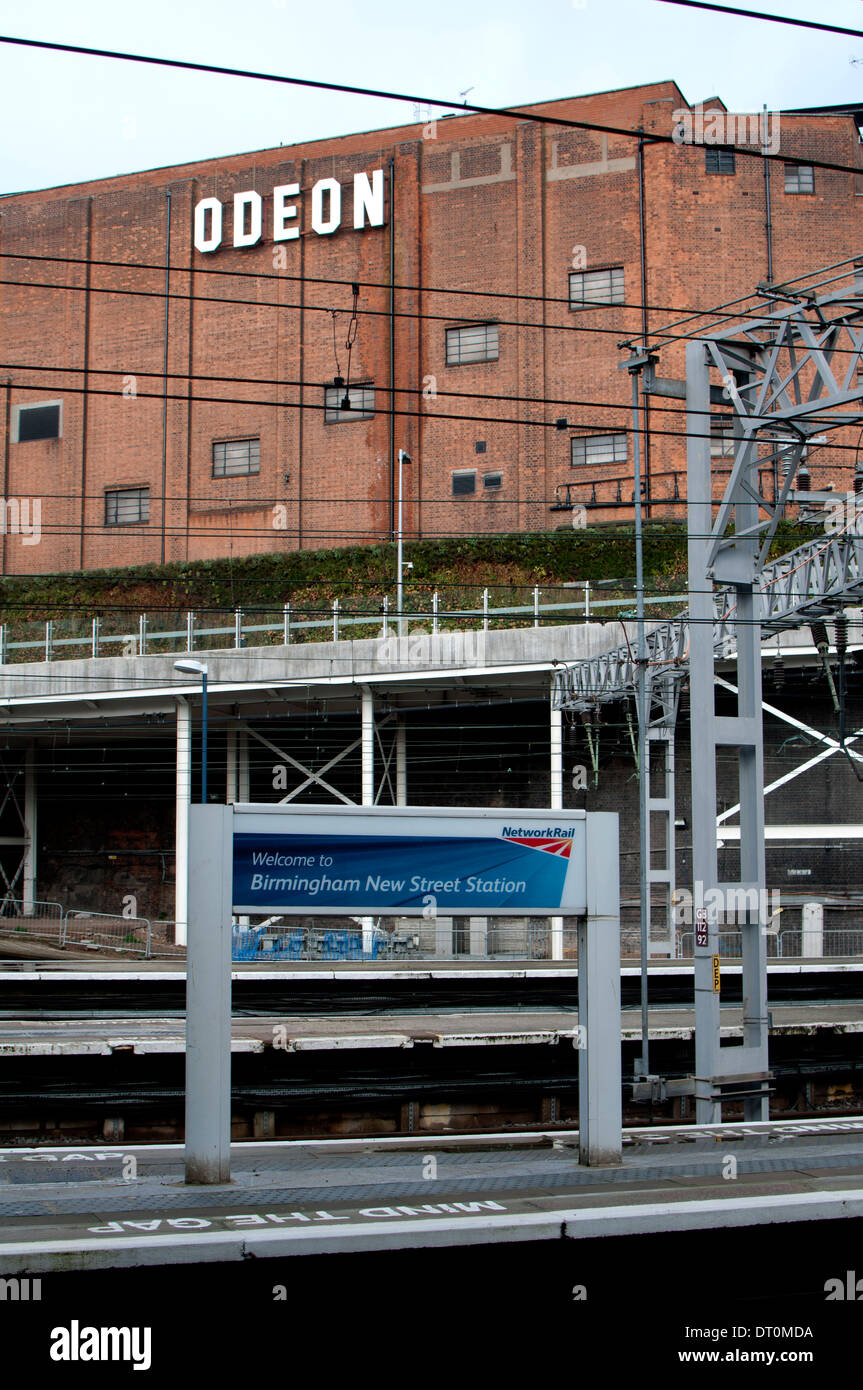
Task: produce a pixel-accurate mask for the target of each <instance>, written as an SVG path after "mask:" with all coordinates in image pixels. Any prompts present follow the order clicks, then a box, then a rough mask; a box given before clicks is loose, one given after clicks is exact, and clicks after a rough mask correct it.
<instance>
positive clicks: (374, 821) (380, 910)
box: [233, 805, 587, 916]
mask: <svg viewBox="0 0 863 1390" xmlns="http://www.w3.org/2000/svg"><path fill="white" fill-rule="evenodd" d="M234 812H235V814H234V834H233V906H234V910H235V911H236V912H242V913H258V914H260V913H271V912H279V913H285V914H290V913H294V914H303V915H307V914H312V913H321V914H323V915H327V916H329V915H338V914H345V915H351V916H356V915H358V914H372V915H380V914H383V915H393V916H420V915H422V914H423V913H424V912H425V913H426V914H427V915H428V912H429V909H430V908H431V907H432V905H433V910H434V912H435V913H453V914H465V915H482V916H488V915H495V914H497V915H504V914H505V915H508V916H524V915H528V914H530V915H536V916H567V915H580V914H583V913H584V912H585V911H586V910H587V889H586V877H587V874H586V862H585V861H586V813H585V812H584V811H545V810H541V811H536V810H531V811H520V810H517V811H500V810H494V811H486V810H475V809H470V810H460V809H455V810H450V809H445V810H444V809H439V808H430V807H417V806H410V807H408V806H404V807H399V808H398V809H395V808H392V807H368V806H362V807H361V806H356V807H354V806H351V807H339V808H338V810H333V808H332V807H323V806H322V807H308V806H303V807H299V806H297V807H292V806H284V805H279V806H256V805H249V806H247V805H242V806H235V807H234Z"/></svg>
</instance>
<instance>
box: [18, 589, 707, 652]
mask: <svg viewBox="0 0 863 1390" xmlns="http://www.w3.org/2000/svg"><path fill="white" fill-rule="evenodd" d="M564 587H565V588H572V589H573V590H574V591H575V592H577V593H579V594H580V595H581V597H580V598H575V597H573V598H571V599H566V600H564V601H558V602H553V603H548V602H547V603H543V602H541V601H540V596H541V594H542V592H543V591H542V590H541V589H540V588H538V587H535V588H534V589H533V593H532V601H531V602H530V603H515V604H512V603H509V604H501V605H498V606H495V605H493V604H492V602H491V600H490V595H489V590H488V589H483V590H482V606H481V607H478V608H451V609H448V608H446V607H444V606H443V604H442V603H441V600H440V594H439V593H438V592H437V591H435V592H434V593H433V594H432V595H431V602H430V606H429V607H428V608H427V609H421V608H419V607H411V608H409V609H408V608H404V609H403V610H402V613H401V615H399V614H398V612H397V611H395V610H394V608H393V607H392V606H391V604H390V601H389V597H388V596H387V595H384V596H383V598H382V599H381V600H377V599H376V600H374V603H375V607H374V608H371V609H366V610H365V611H358V610H359V605H360V604H361V603H362V602H363V600H359V601H357V600H354V601H350V602H348V603H345V604H343V603H342V602H341V601H340V600H339V599H334V600H333V603H332V606H331V607H330V608H328V609H327V610H326V616H318V615H320V614H321V612H322V610H320V609H310V608H298V609H294V608H293V607H292V605H291V604H290V603H285V604H283V605H282V606H281V607H280V608H267V609H259V610H255V611H254V612H252V613H248V612H244V610H243V609H241V608H236V609H233V610H232V611H231V622H230V624H229V625H225V626H223V625H218V626H208V625H207V618H206V613H204V614H201V613H200V612H191V611H190V612H187V613H186V614H185V621H184V622H183V626H182V627H171V628H168V629H165V630H162V631H160V630H157V629H155V628H152V627H151V626H150V618H149V615H148V614H146V613H140V614H138V615H137V616H136V617H135V619H133V620H132V621H131V622H129V621H127V622H126V623H125V624H123V627H122V630H121V631H119V632H108V631H106V630H105V627H104V622H103V620H102V619H101V618H98V617H97V618H92V619H90V620H89V624H88V626H87V627H86V628H85V630H84V631H81V632H77V633H75V634H74V635H72V636H65V637H64V636H60V635H59V633H60V631H61V627H60V624H61V623H62V622H63V621H64V620H59V619H53V618H49V619H48V620H47V621H46V622H45V623H43V624H40V625H39V628H38V631H39V636H38V637H32V638H26V639H22V640H13V639H12V637H11V635H10V630H9V625H8V623H2V624H0V666H7V665H9V664H10V662H11V660H12V658H13V653H16V654H18V659H19V660H24V661H30V660H35V661H53V660H55V659H56V658H57V656H58V653H59V651H60V649H61V648H63V649H65V652H68V655H70V656H72V655H78V654H79V653H80V651H81V650H83V652H84V654H85V655H88V656H92V657H98V656H102V655H110V656H129V657H134V656H147V655H157V654H158V651H154V650H153V649H154V648H159V647H160V646H161V650H162V651H164V652H165V653H166V654H171V653H175V652H192V651H195V650H198V649H200V648H201V647H206V648H207V650H214V649H216V650H218V649H220V648H221V649H225V650H233V651H239V650H241V649H242V648H243V647H245V646H247V645H250V644H249V642H248V639H249V638H254V639H255V642H254V645H263V646H266V645H270V644H272V641H273V638H275V639H276V644H277V645H278V644H281V645H284V646H288V645H290V644H291V643H292V642H293V641H296V640H297V638H298V637H299V638H300V639H301V640H302V639H303V638H304V637H311V638H313V639H314V637H315V636H316V635H317V634H319V633H325V634H326V637H327V638H329V637H332V640H333V641H334V642H337V641H338V640H339V638H340V637H341V636H342V635H343V633H342V629H344V628H366V629H368V632H367V634H366V635H369V636H375V637H384V638H387V637H389V636H390V634H391V632H392V633H393V634H395V633H396V632H398V630H399V629H398V624H399V619H400V617H401V620H402V621H403V622H404V624H405V625H406V626H408V625H409V624H410V623H422V624H423V625H424V626H427V627H428V630H430V631H431V633H432V635H437V634H438V633H439V632H440V629H441V625H444V626H451V625H452V624H457V625H464V624H479V625H480V626H481V628H482V630H483V631H488V629H489V627H490V626H491V624H493V623H498V624H500V623H501V622H502V621H503V620H504V619H506V620H508V621H507V626H513V625H514V623H515V622H527V623H530V624H532V625H533V626H534V627H540V626H541V625H542V624H543V622H545V623H554V622H559V621H564V622H570V621H572V619H573V618H574V617H576V616H577V615H578V614H579V613H580V614H581V615H582V617H584V618H585V619H587V618H589V617H590V616H591V613H592V612H593V611H595V610H599V609H603V610H607V609H611V610H614V609H627V608H628V609H632V603H633V600H632V598H631V597H630V598H622V599H621V598H616V599H608V598H607V599H597V598H596V597H595V596H592V595H591V587H590V584H589V583H585V584H577V585H566V586H564ZM685 599H686V595H685V594H657V595H653V596H650V595H646V596H645V604H646V605H647V606H648V608H649V607H650V606H651V605H660V606H661V605H663V604H667V603H674V604H679V603H683V602H685ZM365 602H368V600H365ZM209 611H210V612H212V613H214V614H215V615H216V616H217V617H222V616H224V613H225V610H215V609H214V610H209ZM304 613H305V614H306V615H308V614H312V615H313V616H305V617H302V616H300V615H301V614H304ZM267 615H270V616H271V620H270V621H258V622H255V621H250V619H254V618H256V617H258V618H265V619H266V617H267ZM620 616H623V617H628V616H633V615H632V614H627V613H621V615H620ZM65 621H66V622H67V626H68V625H71V620H65ZM115 621H116V620H115ZM28 626H29V629H30V630H31V631H32V630H33V625H32V624H30V625H28ZM76 649H77V650H76Z"/></svg>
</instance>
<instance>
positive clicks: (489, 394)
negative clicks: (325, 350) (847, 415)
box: [0, 348, 863, 497]
mask: <svg viewBox="0 0 863 1390" xmlns="http://www.w3.org/2000/svg"><path fill="white" fill-rule="evenodd" d="M838 352H841V353H844V354H847V355H850V356H853V355H856V352H857V350H856V349H853V348H843V349H836V350H835V351H834V354H833V355H834V356H835V355H836V354H837V353H838ZM494 360H497V359H494ZM131 365H132V364H130V363H126V364H125V365H124V366H123V367H92V366H89V365H88V366H87V367H71V366H48V365H45V364H43V363H38V362H0V371H16V372H60V373H62V374H63V375H68V376H108V377H118V378H120V379H121V381H122V382H123V385H121V386H119V387H117V388H116V389H114V390H111V391H106V390H104V389H102V388H98V387H92V388H89V387H88V388H83V387H71V386H70V387H68V388H67V387H64V386H55V385H53V384H48V385H46V386H38V385H36V384H35V383H34V382H32V381H27V382H17V381H15V382H13V381H10V382H9V383H8V384H9V386H11V387H14V388H15V389H18V390H29V391H54V390H57V391H63V390H69V391H70V392H72V393H73V394H76V393H80V392H81V391H84V390H87V391H91V390H92V392H93V393H95V394H101V395H108V396H117V397H118V398H119V399H122V400H130V401H131V400H137V399H139V398H140V399H142V400H159V401H163V400H164V399H165V395H164V392H163V391H159V392H152V391H151V392H139V391H138V390H137V387H136V389H135V391H134V392H133V393H132V394H129V393H128V392H127V390H126V383H127V381H128V379H129V378H130V377H131V378H132V379H133V380H135V381H137V378H138V377H145V378H154V379H156V380H158V381H163V380H164V379H165V373H164V370H162V371H145V370H142V369H140V368H136V369H135V370H134V371H130V370H129V368H130V366H131ZM476 365H480V366H482V365H485V364H484V363H479V364H476ZM861 370H863V354H861ZM168 376H169V377H170V378H172V379H173V380H175V381H188V382H230V383H232V384H233V385H235V386H276V387H279V386H282V387H284V386H295V387H298V388H305V387H310V386H311V387H317V388H318V389H320V390H324V389H330V383H328V382H326V381H309V380H308V379H306V380H300V379H298V378H296V377H283V378H281V379H279V378H278V377H241V376H236V375H231V376H218V375H216V374H215V373H208V372H183V371H171V372H169V373H168ZM5 384H6V383H3V382H0V387H2V386H3V385H5ZM363 384H366V385H372V386H375V389H378V388H377V386H376V384H375V383H371V382H366V383H363ZM380 389H381V390H382V391H385V392H387V393H390V392H392V393H393V394H394V395H397V396H419V397H421V398H422V399H424V400H438V399H440V398H443V399H446V400H476V401H499V402H503V403H507V404H512V405H534V406H541V405H548V406H565V407H567V408H568V409H573V408H576V407H577V408H578V409H586V410H622V411H628V410H631V407H629V406H628V405H627V403H626V402H618V401H596V400H582V399H580V398H572V397H564V396H519V395H509V394H506V393H500V392H493V391H485V390H476V391H446V390H440V389H438V388H437V387H435V393H434V396H433V397H429V396H427V395H426V392H425V387H424V386H423V385H418V386H395V385H389V384H387V385H385V386H382V387H381V388H380ZM169 399H174V400H182V401H184V402H186V403H188V404H193V405H198V404H207V403H209V402H213V403H216V404H219V403H222V404H229V405H234V404H236V401H235V399H234V398H233V397H230V398H226V397H221V396H194V395H191V394H189V393H187V394H184V395H180V396H174V397H169ZM661 399H668V398H661ZM671 399H673V398H671ZM242 403H244V404H249V405H263V406H265V407H273V408H275V407H283V408H286V409H287V408H289V409H297V410H299V409H303V410H317V411H320V410H324V411H327V410H332V409H336V410H338V411H339V412H340V413H341V414H345V415H346V414H348V412H347V411H342V410H341V407H340V406H339V407H333V406H331V405H327V404H326V402H324V403H323V404H322V403H321V402H318V403H317V404H308V403H307V402H306V401H305V400H303V402H302V403H300V402H299V401H284V400H275V401H272V400H266V401H261V400H250V401H245V400H243V402H242ZM722 412H724V416H723V414H722ZM397 413H402V414H403V413H406V412H397ZM407 413H410V412H407ZM651 413H652V414H656V415H703V416H705V418H708V419H721V418H725V417H727V418H731V414H732V403H731V401H730V400H729V401H728V402H727V404H723V405H722V406H719V407H718V410H715V409H708V410H691V409H689V410H688V409H687V407H686V404H685V403H683V404H681V405H679V406H678V405H658V404H654V403H651ZM390 414H391V411H390V410H389V409H388V408H387V409H384V410H381V411H375V415H379V416H380V417H381V418H387V417H388V416H389V415H390ZM371 418H373V417H372V416H371V415H369V414H363V412H362V411H361V410H359V409H358V410H357V412H356V421H352V420H339V421H328V422H327V423H331V424H353V423H356V422H358V421H361V420H364V419H365V420H368V419H371ZM420 418H422V419H423V420H428V421H429V422H432V421H439V420H449V419H453V420H461V419H465V418H467V419H470V420H472V421H475V422H476V423H477V424H482V423H483V422H484V421H489V420H490V423H500V422H501V420H502V421H503V423H505V424H543V425H546V426H552V425H553V426H554V428H555V429H557V430H558V431H559V433H561V434H565V433H566V432H567V431H569V430H588V431H593V432H596V433H603V432H607V430H608V428H609V426H603V425H595V424H590V425H587V424H581V423H577V422H570V421H567V423H566V426H565V428H564V427H563V426H560V425H558V423H557V420H558V419H560V418H562V417H557V418H556V419H555V420H553V421H537V420H523V419H520V418H519V417H517V416H513V417H487V416H474V415H473V414H471V415H470V416H467V417H464V416H461V415H440V414H435V413H433V412H432V410H431V409H429V410H428V411H427V412H422V413H420ZM808 418H809V419H810V420H811V421H812V422H813V423H815V424H816V425H817V426H819V427H821V426H822V425H823V426H827V425H833V424H834V422H835V417H834V416H829V415H828V416H825V418H824V419H823V420H822V419H821V418H820V417H819V416H810V417H808ZM856 423H857V422H856V421H854V422H849V424H848V426H844V425H839V426H835V427H836V428H850V427H851V426H852V424H853V425H854V426H856ZM781 424H782V422H781V421H780V422H779V425H781ZM779 425H777V426H769V425H768V427H769V428H778V427H779ZM789 428H790V427H789ZM632 432H633V431H632V426H631V423H627V424H626V425H625V426H621V427H620V429H619V430H617V433H626V434H631V433H632ZM638 433H640V434H641V435H644V434H647V433H657V434H663V433H665V434H671V435H672V436H674V437H676V438H687V439H688V438H692V439H703V438H711V439H713V440H714V441H715V440H716V439H717V436H716V435H713V434H708V435H702V434H699V433H697V432H692V431H690V432H689V433H687V432H686V431H685V430H673V431H668V430H666V431H662V430H655V431H654V430H653V429H652V428H651V427H649V426H644V427H642V428H641V429H640V430H639V431H638ZM763 442H764V441H763ZM788 442H789V441H788V440H785V441H782V443H784V444H787V443H788ZM827 447H830V448H834V447H835V448H837V449H848V450H852V451H853V452H854V453H855V456H856V454H857V446H854V445H846V444H837V445H829V446H827ZM672 471H673V470H672ZM678 471H679V470H678ZM226 476H247V475H245V474H240V475H226ZM253 476H257V475H253ZM655 476H658V475H657V474H655V473H654V472H653V471H651V477H655ZM40 495H41V496H43V497H44V496H48V495H50V494H47V493H44V492H43V493H41V494H40ZM55 495H57V496H59V495H62V494H55ZM76 495H80V494H76Z"/></svg>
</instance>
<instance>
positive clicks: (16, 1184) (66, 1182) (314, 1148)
mask: <svg viewBox="0 0 863 1390" xmlns="http://www.w3.org/2000/svg"><path fill="white" fill-rule="evenodd" d="M625 1139H626V1143H625V1147H624V1155H623V1160H622V1162H621V1164H620V1165H619V1166H617V1167H610V1168H580V1167H579V1166H578V1162H577V1136H575V1135H574V1134H573V1133H572V1132H569V1133H567V1134H566V1135H565V1136H560V1135H554V1134H552V1133H550V1132H547V1133H545V1134H541V1135H534V1136H530V1137H529V1138H528V1137H527V1136H520V1137H518V1138H515V1139H511V1140H510V1139H508V1138H506V1137H504V1136H500V1135H498V1136H494V1137H491V1136H473V1137H470V1138H467V1137H461V1138H458V1139H447V1140H445V1141H429V1139H428V1138H427V1137H425V1138H423V1137H416V1138H399V1139H395V1138H393V1139H389V1140H369V1141H362V1142H357V1141H345V1140H330V1141H307V1142H304V1141H279V1142H272V1143H269V1144H263V1143H257V1144H238V1145H234V1146H233V1150H232V1182H231V1183H230V1184H225V1185H221V1186H212V1187H189V1186H186V1185H185V1183H184V1175H183V1150H182V1147H181V1146H179V1145H171V1146H163V1147H137V1148H136V1147H130V1148H129V1149H122V1148H113V1149H111V1148H107V1147H104V1146H100V1147H98V1148H76V1149H5V1150H0V1272H2V1274H3V1276H4V1277H8V1276H14V1275H27V1274H38V1273H42V1272H46V1271H50V1270H67V1271H68V1270H76V1269H77V1270H83V1269H99V1268H102V1269H105V1268H112V1267H134V1266H140V1265H160V1264H170V1263H186V1262H195V1263H197V1262H202V1261H215V1260H243V1259H248V1258H250V1257H259V1258H260V1257H267V1256H285V1255H299V1254H313V1253H315V1254H317V1253H322V1252H323V1253H327V1252H329V1253H340V1252H345V1251H350V1250H364V1251H369V1250H385V1249H390V1250H392V1249H406V1248H417V1247H431V1246H454V1245H471V1244H485V1245H487V1244H494V1243H497V1242H503V1241H525V1240H531V1241H536V1240H560V1239H571V1240H579V1239H591V1238H594V1237H597V1236H601V1235H635V1234H641V1233H645V1234H646V1233H651V1232H665V1231H687V1230H688V1231H693V1230H707V1229H716V1228H720V1227H741V1226H753V1225H765V1226H769V1225H772V1224H775V1223H787V1222H802V1221H808V1222H811V1221H817V1222H823V1221H834V1220H840V1219H843V1218H851V1217H860V1216H863V1118H861V1117H858V1116H847V1117H843V1118H841V1119H840V1118H836V1119H829V1120H814V1121H802V1122H800V1123H788V1122H773V1123H770V1124H756V1125H739V1124H738V1125H729V1124H724V1125H715V1126H688V1127H687V1126H676V1127H675V1126H668V1127H656V1128H652V1129H637V1130H630V1131H627V1132H626V1135H625Z"/></svg>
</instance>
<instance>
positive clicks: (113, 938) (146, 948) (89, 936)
mask: <svg viewBox="0 0 863 1390" xmlns="http://www.w3.org/2000/svg"><path fill="white" fill-rule="evenodd" d="M73 942H74V943H75V945H77V946H86V947H88V948H90V949H91V950H106V949H107V950H112V951H123V952H129V953H131V954H133V955H142V956H149V954H150V921H149V918H147V917H120V916H115V915H114V914H112V913H110V912H79V911H74V910H72V909H70V910H69V911H68V912H67V913H66V914H65V916H64V918H63V935H62V937H61V940H60V945H61V946H68V945H70V943H73Z"/></svg>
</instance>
